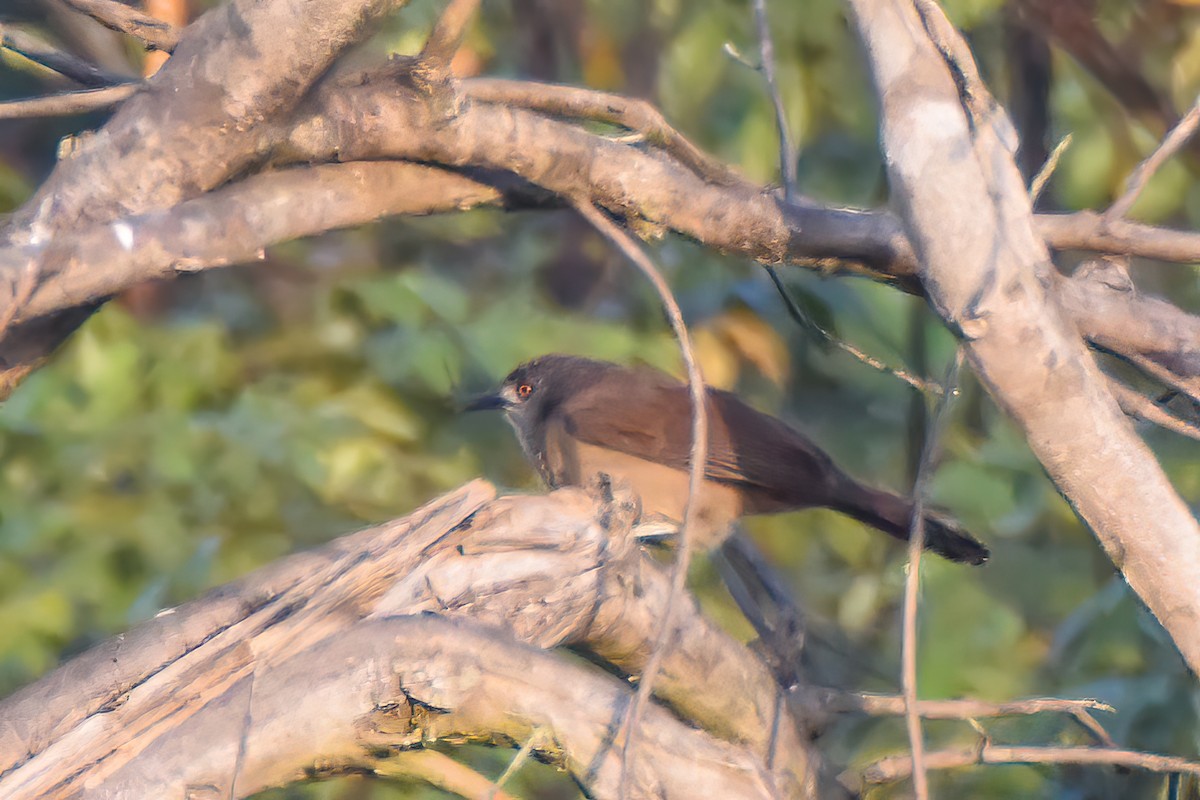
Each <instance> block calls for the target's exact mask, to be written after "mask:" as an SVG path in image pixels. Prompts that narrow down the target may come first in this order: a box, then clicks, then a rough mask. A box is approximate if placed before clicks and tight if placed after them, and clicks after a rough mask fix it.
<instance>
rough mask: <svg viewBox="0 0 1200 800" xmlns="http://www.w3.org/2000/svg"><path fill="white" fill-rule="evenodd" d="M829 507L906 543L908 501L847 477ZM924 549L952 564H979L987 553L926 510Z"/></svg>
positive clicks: (947, 520)
mask: <svg viewBox="0 0 1200 800" xmlns="http://www.w3.org/2000/svg"><path fill="white" fill-rule="evenodd" d="M830 507H831V508H833V509H834V510H836V511H840V512H842V513H843V514H847V515H848V516H851V517H854V518H855V519H857V520H859V521H860V522H865V523H866V524H868V525H871V526H873V527H876V528H878V529H879V530H881V531H883V532H884V533H886V534H888V535H890V536H894V537H896V538H897V539H901V540H903V541H908V534H909V530H910V529H911V526H912V515H913V504H912V501H910V500H908V499H907V498H904V497H900V496H898V495H894V494H892V493H891V492H884V491H880V490H878V489H872V488H870V487H869V486H864V485H862V484H860V483H858V482H857V481H855V480H853V479H851V478H848V477H847V479H846V483H845V485H844V487H843V488H842V491H840V492H838V497H837V499H836V501H835V502H834V503H832V504H830ZM925 549H926V550H932V551H933V552H935V553H937V554H938V555H940V556H943V557H945V558H948V559H950V560H951V561H960V562H964V563H967V564H975V565H978V564H982V563H983V562H985V561H987V559H988V556H989V555H990V553H989V552H988V549H987V547H986V546H984V545H983V544H982V543H981V542H979V540H978V539H976V538H975V537H974V536H972V535H971V534H969V533H967V532H966V531H964V530H962V529H961V528H960V527H958V524H957V523H955V522H954V520H952V519H950V518H949V517H947V516H945V515H942V514H939V513H938V512H936V511H932V510H930V509H926V510H925Z"/></svg>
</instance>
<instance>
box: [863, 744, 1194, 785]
mask: <svg viewBox="0 0 1200 800" xmlns="http://www.w3.org/2000/svg"><path fill="white" fill-rule="evenodd" d="M978 764H1093V765H1101V766H1114V767H1128V768H1131V769H1144V770H1149V771H1151V772H1183V773H1187V774H1189V775H1200V763H1196V762H1194V761H1188V760H1187V759H1184V758H1174V757H1172V756H1160V755H1155V754H1153V753H1142V752H1138V751H1136V750H1114V749H1110V748H1106V747H1010V746H1007V745H999V744H990V743H984V744H983V746H982V747H981V748H978V749H970V750H939V751H936V752H932V753H927V754H926V756H925V765H926V766H927V767H928V768H929V769H953V768H955V767H970V766H975V765H978ZM911 774H912V759H911V758H909V757H908V756H891V757H889V758H884V759H880V760H879V761H876V762H875V763H874V764H872V765H871V766H869V767H867V768H866V769H865V770H864V771H863V773H862V780H863V782H865V783H869V784H871V783H890V782H892V781H898V780H902V779H904V778H907V777H909V776H910V775H911Z"/></svg>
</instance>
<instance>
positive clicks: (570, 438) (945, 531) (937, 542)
mask: <svg viewBox="0 0 1200 800" xmlns="http://www.w3.org/2000/svg"><path fill="white" fill-rule="evenodd" d="M706 391H707V401H706V408H707V411H708V429H709V432H708V458H707V461H706V463H705V469H704V482H703V484H702V489H701V491H700V501H699V503H700V504H699V506H698V507H697V512H696V514H695V517H694V519H695V521H696V527H695V529H694V530H692V531H689V535H690V536H691V537H692V541H693V542H696V543H698V544H699V545H701V546H703V547H706V548H715V547H716V546H718V545H719V544H720V543H721V542H722V541H723V539H724V538H725V537H727V536H728V535H729V534H730V532H731V530H732V525H733V523H734V522H735V521H736V520H737V519H739V518H740V517H743V516H751V515H757V514H772V513H779V512H786V511H793V510H798V509H805V508H829V509H833V510H834V511H838V512H841V513H843V514H846V515H848V516H850V517H852V518H854V519H856V520H858V521H860V522H863V523H866V524H867V525H870V526H873V527H875V528H878V529H879V530H881V531H883V532H884V533H886V534H889V535H890V536H893V537H895V538H896V539H901V540H907V539H908V537H909V530H910V527H911V520H912V515H913V508H914V506H913V502H912V501H911V500H910V499H908V498H905V497H901V496H900V495H897V494H894V493H892V492H889V491H884V490H880V489H875V488H872V487H870V486H868V485H866V484H864V483H862V482H860V481H858V480H856V479H854V478H853V477H851V476H850V475H848V474H847V473H846V472H844V471H843V470H841V469H840V468H839V467H838V466H837V465H836V464H835V463H834V461H833V459H832V458H831V457H830V456H829V455H828V454H827V453H826V452H825V451H824V450H822V449H821V448H820V447H818V446H817V444H816V443H815V442H813V441H812V440H811V439H809V438H808V437H807V436H805V435H804V434H802V433H800V432H799V431H797V430H796V429H795V428H793V427H791V426H790V425H788V424H787V423H785V422H784V421H783V420H780V419H778V418H777V417H773V416H771V415H770V414H765V413H763V412H761V411H758V410H756V409H754V408H753V407H751V406H750V405H748V404H747V403H746V402H745V401H743V400H742V399H741V398H739V397H738V396H737V395H735V394H733V393H731V392H727V391H723V390H720V389H715V388H711V387H707V388H706ZM486 409H498V410H502V411H503V412H504V415H505V417H506V418H507V419H508V422H509V424H510V425H511V426H512V428H513V430H514V431H515V432H516V435H517V439H518V440H519V441H520V444H521V449H522V450H523V451H524V453H525V456H526V458H527V460H528V461H529V462H530V463H531V464H532V465H533V467H534V468H535V469H536V470H537V471H538V473H539V474H540V475H541V477H542V479H543V480H544V481H545V482H546V484H547V485H548V486H549V487H550V488H552V489H556V488H560V487H564V486H584V485H586V484H587V483H588V482H589V481H590V480H594V478H595V476H596V475H598V474H604V475H607V476H608V477H609V478H610V479H612V480H614V481H623V482H624V483H626V484H627V485H628V486H629V487H630V488H631V489H632V490H633V491H634V493H635V494H637V495H638V497H639V498H640V500H641V503H642V513H643V517H644V518H653V519H660V520H669V521H673V522H674V523H675V524H676V525H678V524H680V523H681V522H682V520H683V517H684V507H685V505H686V503H687V498H688V477H689V476H688V468H689V463H690V456H691V443H692V418H691V415H692V404H691V395H690V394H689V391H688V387H687V385H686V384H684V383H682V382H680V381H678V380H676V379H675V378H673V377H671V376H669V375H667V374H666V373H664V372H661V371H659V370H657V369H653V368H651V367H647V366H636V367H625V366H621V365H618V364H613V363H611V362H607V361H599V360H595V359H590V358H584V357H581V356H574V355H564V354H559V353H554V354H549V355H544V356H541V357H539V358H535V359H533V360H532V361H528V362H526V363H524V364H521V365H520V366H518V367H517V368H516V369H514V370H513V371H512V372H511V373H509V375H508V377H506V378H505V379H504V382H503V383H502V384H501V385H500V386H499V387H498V388H497V389H496V390H495V391H494V392H491V393H489V394H486V395H483V396H481V397H478V398H476V399H475V400H474V401H472V402H471V403H469V404H468V405H467V406H466V409H465V410H468V411H479V410H486ZM924 518H925V546H926V548H927V549H929V550H932V551H933V552H935V553H937V554H938V555H940V556H943V557H945V558H947V559H949V560H951V561H958V562H964V563H967V564H973V565H978V564H982V563H984V562H985V561H986V560H987V559H988V556H989V552H988V549H987V547H986V546H984V545H983V544H982V543H980V542H979V541H978V540H977V539H975V538H974V537H973V536H971V535H970V534H969V533H967V532H965V531H963V530H962V529H961V528H960V527H959V526H958V525H957V524H956V523H955V522H954V521H953V520H952V519H950V518H948V517H947V516H945V515H943V514H941V513H939V512H936V511H931V510H927V511H925V513H924Z"/></svg>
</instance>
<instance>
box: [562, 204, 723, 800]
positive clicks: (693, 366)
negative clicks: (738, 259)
mask: <svg viewBox="0 0 1200 800" xmlns="http://www.w3.org/2000/svg"><path fill="white" fill-rule="evenodd" d="M575 207H576V209H578V211H579V213H580V214H581V215H582V216H583V218H584V219H586V220H587V221H588V222H590V223H591V224H592V226H593V227H594V228H596V230H597V231H599V232H600V234H601V235H602V236H604V238H606V239H608V240H609V241H610V242H611V243H612V244H614V245H616V246H617V247H618V248H619V249H620V250H621V252H623V253H624V254H625V256H626V258H628V259H629V260H630V261H632V262H633V263H634V264H635V265H636V266H637V267H638V269H640V270H641V271H642V273H643V274H644V275H645V276H646V278H647V279H648V280H649V281H650V283H652V284H653V285H654V288H655V290H656V291H657V292H658V296H659V298H660V299H661V301H662V304H663V308H664V309H665V310H666V312H667V317H668V319H670V321H671V328H672V329H673V330H674V333H675V338H676V339H678V340H679V350H680V353H681V354H682V356H683V363H684V364H685V366H686V367H687V376H688V392H689V394H690V395H691V399H692V452H691V463H690V467H689V471H688V499H687V505H685V506H684V511H683V527H682V528H681V529H680V531H679V552H678V553H677V554H676V556H675V563H674V565H673V566H672V569H671V592H670V594H669V595H668V596H667V602H666V607H665V609H664V610H663V619H662V627H661V629H660V630H659V634H658V638H657V639H656V640H655V642H654V649H653V650H652V651H651V653H650V658H649V660H648V661H647V663H646V667H645V669H643V670H642V676H641V680H640V682H639V683H638V688H637V691H636V692H635V693H634V695H633V698H632V700H631V701H630V704H629V709H628V711H627V712H626V714H625V720H624V726H625V728H626V735H625V744H624V747H623V748H622V751H621V757H622V758H621V761H622V763H621V782H620V790H619V792H618V796H619V797H621V798H626V797H628V796H629V792H628V790H629V786H630V780H631V778H632V775H633V760H634V755H635V753H636V746H635V743H636V741H637V733H638V727H639V722H640V716H641V712H642V709H643V708H644V707H645V704H646V703H647V702H648V701H649V697H650V693H651V692H652V691H653V689H654V680H655V678H657V677H658V672H659V669H660V668H661V667H662V660H663V656H664V654H665V653H666V649H667V643H668V642H669V640H670V638H671V634H672V632H673V625H674V623H673V619H674V616H675V608H676V606H678V605H679V601H680V599H681V598H682V597H683V593H684V586H685V584H686V583H687V573H688V567H689V566H690V564H691V559H692V532H693V531H694V530H695V528H696V522H695V517H696V512H697V511H698V509H699V506H700V503H699V498H700V491H701V486H702V484H703V482H704V472H705V466H706V464H707V463H708V409H707V404H706V402H705V401H706V398H707V390H706V389H705V386H704V376H703V375H702V374H701V372H700V365H699V363H698V362H697V361H696V354H695V352H694V351H693V350H692V341H691V337H690V336H689V335H688V330H687V325H686V324H684V321H683V312H682V311H680V310H679V304H678V303H677V302H676V301H675V297H674V295H673V294H672V293H671V287H670V286H669V285H668V284H667V281H666V279H665V278H663V276H662V273H660V272H659V271H658V269H657V268H656V267H655V266H654V264H653V263H652V262H651V261H650V259H649V257H647V256H646V254H645V253H644V252H643V251H642V248H641V247H639V246H638V244H637V242H636V241H634V239H633V237H632V236H630V235H629V234H628V233H626V232H625V231H624V230H622V229H621V228H619V227H617V225H616V224H615V223H613V221H612V220H610V219H609V218H608V217H606V216H605V215H604V214H603V213H602V212H601V211H600V210H599V209H597V208H596V206H595V205H593V204H592V202H591V201H590V200H576V201H575Z"/></svg>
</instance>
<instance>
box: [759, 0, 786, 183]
mask: <svg viewBox="0 0 1200 800" xmlns="http://www.w3.org/2000/svg"><path fill="white" fill-rule="evenodd" d="M754 23H755V28H756V29H757V31H758V52H759V55H760V56H761V60H760V62H759V67H758V68H759V70H760V71H761V72H762V75H763V80H764V81H766V84H767V94H768V95H770V97H771V105H773V106H774V107H775V127H776V129H777V130H778V132H779V175H780V178H781V179H782V180H783V196H784V197H785V198H787V201H788V202H789V203H791V202H793V201H794V200H795V199H796V151H795V145H793V143H792V134H791V131H790V130H789V129H788V124H787V114H786V113H785V112H784V108H783V97H782V96H781V95H780V94H779V82H778V81H777V80H776V76H775V46H774V45H773V44H772V43H771V27H770V24H769V23H768V22H767V3H766V0H754Z"/></svg>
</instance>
